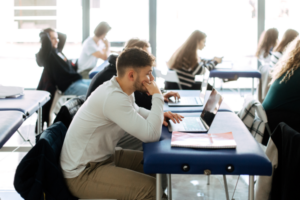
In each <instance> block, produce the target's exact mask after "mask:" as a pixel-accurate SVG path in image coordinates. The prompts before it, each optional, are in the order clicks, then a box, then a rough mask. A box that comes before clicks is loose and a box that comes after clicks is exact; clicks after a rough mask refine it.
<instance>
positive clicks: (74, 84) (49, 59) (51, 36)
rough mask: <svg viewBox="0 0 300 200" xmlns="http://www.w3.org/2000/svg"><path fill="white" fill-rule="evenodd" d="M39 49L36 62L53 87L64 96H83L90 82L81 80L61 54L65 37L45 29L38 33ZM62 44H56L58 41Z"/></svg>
mask: <svg viewBox="0 0 300 200" xmlns="http://www.w3.org/2000/svg"><path fill="white" fill-rule="evenodd" d="M40 38H41V43H42V46H41V49H40V51H39V52H38V53H37V54H36V61H37V63H38V65H39V66H43V67H44V68H45V69H44V70H47V72H48V75H49V76H50V77H51V80H53V82H54V84H55V86H57V88H58V89H59V90H60V91H61V92H63V93H64V94H65V95H77V96H79V95H85V94H86V92H87V89H88V87H89V84H90V80H82V77H81V76H80V74H78V73H77V72H76V70H75V69H74V67H73V66H72V63H71V62H70V61H69V60H68V59H67V57H66V56H65V55H64V54H63V53H62V49H63V46H64V44H65V41H66V35H64V34H62V33H58V32H56V31H55V30H53V29H51V28H47V29H45V30H43V31H42V32H41V33H40ZM59 38H60V39H61V40H62V43H58V39H59Z"/></svg>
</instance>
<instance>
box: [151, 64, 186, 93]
mask: <svg viewBox="0 0 300 200" xmlns="http://www.w3.org/2000/svg"><path fill="white" fill-rule="evenodd" d="M154 71H155V74H156V77H160V78H163V79H165V81H167V82H170V83H177V84H178V87H179V89H180V90H181V89H182V88H181V85H180V84H179V78H178V75H177V73H176V71H174V70H167V73H166V74H165V73H162V72H161V71H160V70H159V69H157V68H154Z"/></svg>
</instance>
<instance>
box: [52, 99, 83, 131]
mask: <svg viewBox="0 0 300 200" xmlns="http://www.w3.org/2000/svg"><path fill="white" fill-rule="evenodd" d="M84 101H85V96H84V95H82V96H79V97H74V98H72V99H70V100H68V101H67V102H66V103H65V104H64V105H63V106H62V107H61V108H60V110H59V112H58V113H57V115H56V118H55V119H54V123H55V122H59V121H61V122H62V123H63V124H64V125H65V126H66V127H67V128H69V126H70V124H71V122H72V120H73V117H74V116H75V114H76V113H77V111H78V110H79V108H80V107H81V106H82V104H83V103H84Z"/></svg>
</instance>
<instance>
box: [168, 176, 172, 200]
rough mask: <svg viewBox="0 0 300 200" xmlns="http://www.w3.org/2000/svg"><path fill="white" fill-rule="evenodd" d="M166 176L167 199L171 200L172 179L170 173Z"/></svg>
mask: <svg viewBox="0 0 300 200" xmlns="http://www.w3.org/2000/svg"><path fill="white" fill-rule="evenodd" d="M167 177H168V200H172V179H171V174H167Z"/></svg>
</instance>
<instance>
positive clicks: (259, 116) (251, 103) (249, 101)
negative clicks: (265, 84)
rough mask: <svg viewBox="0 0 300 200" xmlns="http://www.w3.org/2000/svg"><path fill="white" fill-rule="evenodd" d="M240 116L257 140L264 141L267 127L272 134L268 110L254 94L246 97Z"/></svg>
mask: <svg viewBox="0 0 300 200" xmlns="http://www.w3.org/2000/svg"><path fill="white" fill-rule="evenodd" d="M238 116H239V117H240V119H241V120H242V121H243V123H244V124H245V126H246V127H247V128H248V130H249V131H250V133H251V134H252V135H253V137H254V138H255V139H256V141H257V142H259V143H262V140H263V137H264V133H265V127H267V131H268V133H269V134H271V132H270V130H269V128H268V127H269V126H268V119H267V115H266V112H265V110H264V108H263V106H262V105H261V103H260V102H259V101H258V100H256V99H254V98H253V96H247V97H246V98H245V101H244V105H243V108H242V110H241V111H240V112H239V113H238Z"/></svg>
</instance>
